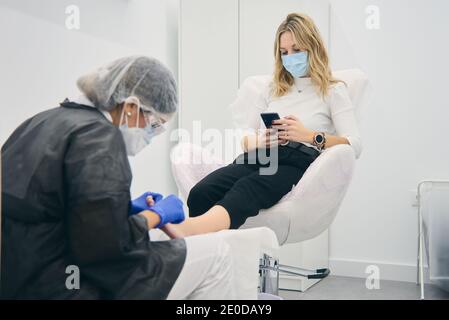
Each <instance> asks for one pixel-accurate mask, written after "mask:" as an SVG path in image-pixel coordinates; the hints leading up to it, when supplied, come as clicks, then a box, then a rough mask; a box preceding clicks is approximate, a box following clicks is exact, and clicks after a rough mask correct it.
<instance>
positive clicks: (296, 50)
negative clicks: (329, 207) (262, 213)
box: [167, 13, 362, 238]
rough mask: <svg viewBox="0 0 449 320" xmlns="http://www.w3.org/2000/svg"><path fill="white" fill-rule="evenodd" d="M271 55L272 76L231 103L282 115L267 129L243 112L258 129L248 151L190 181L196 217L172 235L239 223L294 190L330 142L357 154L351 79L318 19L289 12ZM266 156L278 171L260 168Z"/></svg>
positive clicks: (251, 83) (251, 81)
mask: <svg viewBox="0 0 449 320" xmlns="http://www.w3.org/2000/svg"><path fill="white" fill-rule="evenodd" d="M255 54H257V53H255ZM274 55H275V70H274V74H273V76H272V79H271V81H267V83H266V84H264V85H262V88H260V79H258V78H256V77H250V78H248V79H246V81H245V82H244V83H243V85H242V87H241V89H240V91H239V97H238V98H237V100H236V101H235V102H234V103H233V104H232V105H231V107H232V108H234V109H237V108H250V107H253V108H256V109H257V110H260V112H264V113H267V112H270V113H273V112H274V113H278V114H279V115H280V117H281V119H279V120H274V121H273V122H272V127H271V128H270V129H264V130H258V129H257V128H258V127H259V121H258V119H254V120H251V119H245V121H246V122H247V126H248V127H249V128H250V129H251V128H252V129H254V130H253V131H252V132H250V133H248V134H247V135H245V136H244V137H243V139H242V145H243V147H244V151H245V152H244V153H243V154H241V155H240V156H239V157H237V158H236V159H235V160H234V161H233V162H232V163H231V164H229V165H228V166H225V167H223V168H220V169H218V170H216V171H214V172H212V173H210V174H209V175H208V176H206V177H205V178H203V179H202V180H201V181H200V182H199V183H197V184H196V185H195V186H194V187H193V188H192V189H191V191H190V194H189V197H188V200H187V205H188V207H189V212H190V217H191V218H189V219H187V220H185V221H184V222H183V223H182V224H179V225H168V226H167V229H168V230H170V232H171V236H172V237H175V238H176V237H182V236H189V235H193V234H200V233H208V232H214V231H219V230H224V229H237V228H239V227H240V226H241V225H242V224H244V223H245V220H246V219H247V218H248V217H251V216H255V215H257V214H258V212H259V210H261V209H267V208H270V207H272V206H273V205H275V204H276V203H277V202H278V201H279V200H280V199H281V198H282V197H283V196H284V195H286V194H287V193H288V192H290V191H291V190H292V187H293V186H294V185H296V184H297V183H298V182H299V180H300V179H301V177H302V176H303V174H304V173H305V171H306V170H307V168H308V167H309V165H310V164H311V163H312V162H313V161H314V160H315V159H316V158H317V157H318V156H319V154H320V152H321V151H322V150H324V149H326V148H330V147H332V146H334V145H338V144H349V145H351V146H352V148H353V150H354V153H355V156H356V157H357V158H358V157H359V156H360V153H361V148H362V146H361V141H360V136H359V132H358V128H357V123H356V117H355V113H354V108H353V106H352V103H351V101H350V98H349V95H348V92H347V88H346V84H345V83H344V82H343V81H340V80H338V79H335V78H334V77H333V76H332V72H331V70H330V67H329V58H328V54H327V51H326V48H325V46H324V43H323V40H322V38H321V35H320V33H319V31H318V29H317V27H316V25H315V24H314V22H313V21H312V20H311V19H310V18H309V17H308V16H306V15H304V14H298V13H292V14H289V15H288V16H287V18H286V19H285V20H284V21H283V22H282V23H281V25H280V26H279V28H278V30H277V33H276V40H275V48H274ZM255 87H259V89H260V90H256V91H255V90H254V88H255ZM248 122H250V123H248ZM274 155H275V156H276V157H274ZM267 157H268V158H269V159H270V161H271V162H272V161H273V160H274V161H275V162H276V163H275V168H276V170H275V171H274V172H269V171H267V172H265V173H264V172H263V171H262V170H261V168H264V167H266V166H267V164H266V161H261V159H264V160H266V158H267ZM270 166H273V163H270Z"/></svg>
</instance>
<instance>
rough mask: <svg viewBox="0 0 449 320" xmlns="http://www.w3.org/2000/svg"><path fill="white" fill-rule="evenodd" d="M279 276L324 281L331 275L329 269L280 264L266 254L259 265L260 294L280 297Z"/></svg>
mask: <svg viewBox="0 0 449 320" xmlns="http://www.w3.org/2000/svg"><path fill="white" fill-rule="evenodd" d="M279 274H288V275H293V276H297V277H304V278H306V279H324V278H326V277H327V276H328V275H329V274H330V270H329V269H328V268H322V269H315V270H311V269H305V268H299V267H293V266H288V265H283V264H279V260H278V259H274V258H273V257H270V256H269V255H267V254H264V255H263V257H262V258H261V259H260V263H259V279H260V281H259V292H264V293H269V294H274V295H278V292H279Z"/></svg>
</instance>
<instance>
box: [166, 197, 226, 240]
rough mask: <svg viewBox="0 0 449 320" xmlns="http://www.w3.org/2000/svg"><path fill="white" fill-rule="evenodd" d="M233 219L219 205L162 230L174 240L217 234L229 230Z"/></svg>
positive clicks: (167, 225)
mask: <svg viewBox="0 0 449 320" xmlns="http://www.w3.org/2000/svg"><path fill="white" fill-rule="evenodd" d="M230 226H231V219H230V217H229V213H228V211H227V210H226V209H225V208H224V207H222V206H219V205H216V206H213V207H212V208H210V209H209V210H208V211H207V212H206V213H204V214H203V215H201V216H198V217H194V218H187V219H186V220H185V221H184V222H183V223H180V224H170V223H169V224H166V225H165V226H164V227H163V228H162V230H163V231H164V232H165V233H166V234H167V235H168V236H169V237H170V238H172V239H177V238H183V237H188V236H193V235H197V234H204V233H209V232H216V231H220V230H226V229H229V227H230Z"/></svg>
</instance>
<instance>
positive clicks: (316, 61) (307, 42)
mask: <svg viewBox="0 0 449 320" xmlns="http://www.w3.org/2000/svg"><path fill="white" fill-rule="evenodd" d="M287 31H290V32H291V34H292V36H293V39H294V40H295V42H296V45H297V46H299V48H301V49H305V50H306V51H307V53H308V57H309V58H308V60H309V70H308V72H309V76H310V78H311V80H312V83H313V84H314V85H315V86H316V87H317V90H318V93H319V94H320V96H321V97H323V98H324V97H325V96H326V95H327V93H328V91H329V87H330V86H331V85H332V84H335V83H337V82H343V81H341V80H338V79H335V78H334V77H333V76H332V72H331V69H330V67H329V57H328V54H327V50H326V48H325V46H324V42H323V39H322V38H321V35H320V32H319V31H318V28H317V27H316V25H315V23H314V22H313V20H312V19H311V18H310V17H308V16H307V15H305V14H301V13H290V14H289V15H288V16H287V18H286V19H285V20H284V21H283V22H282V23H281V25H280V26H279V28H278V30H277V32H276V39H275V43H274V56H275V68H274V79H273V94H274V96H276V97H281V96H283V95H285V94H286V93H287V92H288V91H289V90H290V87H291V86H292V85H293V84H294V81H295V80H294V78H293V76H292V75H291V74H290V73H289V72H288V71H287V70H285V68H284V66H283V64H282V58H281V52H280V41H281V35H282V34H283V33H284V32H287Z"/></svg>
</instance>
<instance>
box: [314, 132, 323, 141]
mask: <svg viewBox="0 0 449 320" xmlns="http://www.w3.org/2000/svg"><path fill="white" fill-rule="evenodd" d="M315 141H316V142H317V143H322V142H323V136H322V135H320V134H318V135H317V136H316V137H315Z"/></svg>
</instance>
